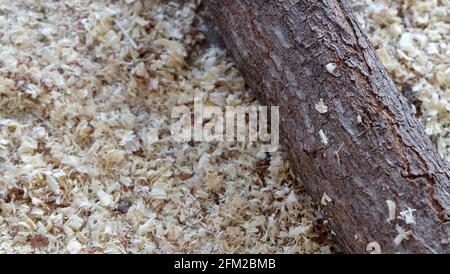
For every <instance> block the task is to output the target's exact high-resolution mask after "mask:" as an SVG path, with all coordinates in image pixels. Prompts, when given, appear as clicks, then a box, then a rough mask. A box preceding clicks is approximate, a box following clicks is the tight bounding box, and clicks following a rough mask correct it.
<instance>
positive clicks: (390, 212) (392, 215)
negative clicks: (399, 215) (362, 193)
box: [386, 200, 396, 223]
mask: <svg viewBox="0 0 450 274" xmlns="http://www.w3.org/2000/svg"><path fill="white" fill-rule="evenodd" d="M386 204H387V207H388V218H387V222H388V223H390V222H392V221H394V220H395V208H396V206H395V203H394V202H393V201H391V200H386Z"/></svg>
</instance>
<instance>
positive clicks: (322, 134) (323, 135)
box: [319, 129, 328, 145]
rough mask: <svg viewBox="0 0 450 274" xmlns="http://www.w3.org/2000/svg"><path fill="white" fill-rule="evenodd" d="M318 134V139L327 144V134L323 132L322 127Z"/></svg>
mask: <svg viewBox="0 0 450 274" xmlns="http://www.w3.org/2000/svg"><path fill="white" fill-rule="evenodd" d="M319 136H320V140H321V141H322V143H323V144H324V145H328V138H327V136H326V135H325V133H324V132H323V130H322V129H321V130H320V131H319Z"/></svg>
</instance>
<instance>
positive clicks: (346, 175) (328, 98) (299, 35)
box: [206, 0, 450, 253]
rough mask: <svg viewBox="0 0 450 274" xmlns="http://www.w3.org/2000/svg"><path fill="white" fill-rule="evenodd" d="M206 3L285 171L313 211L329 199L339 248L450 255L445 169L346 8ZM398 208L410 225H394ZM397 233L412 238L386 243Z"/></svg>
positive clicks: (327, 0)
mask: <svg viewBox="0 0 450 274" xmlns="http://www.w3.org/2000/svg"><path fill="white" fill-rule="evenodd" d="M206 3H207V5H208V7H209V9H210V11H211V12H212V14H213V18H215V22H216V24H217V26H218V27H219V30H220V32H221V34H222V36H223V38H224V41H225V44H226V46H227V48H228V49H229V51H230V53H231V55H232V56H233V58H234V60H235V62H236V64H237V66H238V68H239V69H240V71H241V72H242V73H243V75H244V77H245V79H246V81H247V83H248V85H249V86H250V88H251V89H252V90H253V91H254V92H256V93H257V95H258V96H259V98H260V99H261V101H262V102H263V103H264V104H267V105H277V106H280V115H281V121H280V131H281V136H280V137H281V139H282V143H283V145H284V147H285V149H286V151H288V153H289V158H290V161H291V164H292V166H293V167H294V168H295V169H296V171H297V172H298V174H299V175H300V178H301V179H302V180H303V182H304V184H305V187H306V189H307V191H308V192H309V193H310V194H311V196H312V197H313V199H314V200H315V201H316V202H317V204H319V205H320V201H321V198H322V197H323V195H324V193H326V195H327V196H329V197H330V198H331V199H332V202H329V203H327V205H326V206H324V205H321V209H322V211H323V212H324V214H325V216H326V217H327V218H328V219H329V222H330V226H331V229H332V230H333V231H334V232H335V233H336V234H337V237H338V238H339V239H340V242H341V243H342V245H343V247H344V248H345V249H346V251H347V252H357V253H366V252H367V251H366V248H367V246H368V243H370V242H377V243H378V244H379V245H380V246H381V251H382V252H383V253H395V252H406V253H450V245H449V244H448V241H449V239H450V218H449V216H450V194H449V192H450V171H449V168H448V166H447V165H446V163H445V162H444V160H443V159H442V158H441V157H440V155H439V154H438V152H437V150H436V148H435V147H434V146H433V144H432V143H431V141H430V140H429V138H428V137H427V136H426V134H425V131H424V129H423V127H422V126H421V125H420V123H419V121H418V120H417V119H416V118H415V116H414V114H413V111H412V108H411V106H410V105H409V104H408V102H407V100H406V99H405V98H404V97H403V96H402V95H401V94H400V93H399V92H398V90H397V89H396V87H395V85H394V83H393V81H392V79H391V78H390V76H389V75H388V73H387V71H386V69H385V68H384V66H383V64H382V63H381V61H380V59H379V58H378V57H377V55H376V54H375V51H374V49H373V47H372V46H371V44H370V42H369V40H368V38H367V37H366V35H365V34H364V32H363V31H362V29H361V27H360V26H359V25H358V23H357V21H356V19H355V16H354V14H353V12H352V10H351V8H350V7H349V5H348V4H347V2H346V1H345V0H323V1H317V0H279V1H277V0H270V1H263V0H248V1H244V0H207V1H206ZM332 64H335V65H336V68H335V69H334V70H333V65H332ZM327 65H328V66H327ZM320 100H323V102H324V104H325V105H326V106H327V108H328V111H327V112H326V113H320V112H319V111H317V110H316V108H315V105H316V104H317V103H319V102H320ZM322 112H323V111H322ZM320 130H322V131H323V133H324V134H325V136H326V137H327V138H328V143H326V142H324V140H323V138H321V137H320V135H319V132H320ZM387 200H391V201H393V202H394V203H395V205H396V217H397V218H396V219H395V220H392V221H390V222H388V221H387V219H388V206H387V202H386V201H387ZM408 208H411V209H415V210H416V211H411V212H412V216H413V217H414V221H415V224H412V223H411V222H412V220H409V224H407V223H406V222H405V221H404V220H402V219H399V217H400V214H399V212H400V211H405V210H407V209H408ZM398 226H400V227H402V228H403V229H404V230H406V231H411V232H412V236H410V237H409V239H403V241H401V242H400V244H399V245H396V244H395V243H394V242H395V238H396V237H397V236H398V234H399V233H398V230H397V229H398ZM397 240H400V239H399V238H397ZM397 242H398V241H397Z"/></svg>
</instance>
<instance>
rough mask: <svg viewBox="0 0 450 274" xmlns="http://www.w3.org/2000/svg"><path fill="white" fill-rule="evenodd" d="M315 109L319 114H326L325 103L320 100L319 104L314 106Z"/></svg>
mask: <svg viewBox="0 0 450 274" xmlns="http://www.w3.org/2000/svg"><path fill="white" fill-rule="evenodd" d="M315 108H316V110H317V111H318V112H319V113H321V114H324V113H327V112H328V107H327V106H326V105H325V103H324V102H323V100H322V99H320V101H319V103H317V104H316V105H315Z"/></svg>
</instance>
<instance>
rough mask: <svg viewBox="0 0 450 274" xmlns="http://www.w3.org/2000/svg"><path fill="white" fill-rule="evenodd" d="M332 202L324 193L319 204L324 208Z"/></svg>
mask: <svg viewBox="0 0 450 274" xmlns="http://www.w3.org/2000/svg"><path fill="white" fill-rule="evenodd" d="M332 201H333V199H331V198H330V197H329V196H328V195H327V194H326V193H325V192H324V193H323V195H322V199H320V203H321V204H322V205H324V206H326V205H328V204H329V203H331V202H332Z"/></svg>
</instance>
